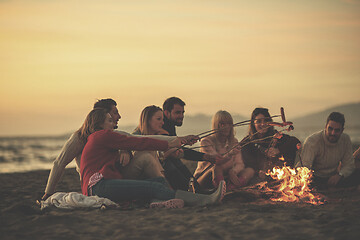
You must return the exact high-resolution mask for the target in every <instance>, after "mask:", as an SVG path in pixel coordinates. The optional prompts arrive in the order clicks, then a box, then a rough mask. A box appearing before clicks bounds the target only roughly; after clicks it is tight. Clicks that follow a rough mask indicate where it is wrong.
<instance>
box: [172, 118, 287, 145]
mask: <svg viewBox="0 0 360 240" xmlns="http://www.w3.org/2000/svg"><path fill="white" fill-rule="evenodd" d="M280 116H281V115H274V116H271V117H270V118H276V117H280ZM250 122H251V120H245V121H241V122H237V123H234V124H233V125H232V126H233V127H240V126H245V125H249V124H250ZM220 130H221V129H220V128H217V129H212V130H208V131H205V132H202V133H199V134H197V135H195V137H199V140H201V139H202V138H205V137H208V136H211V135H213V134H215V133H217V132H218V131H220ZM204 134H206V135H204ZM201 135H204V136H201ZM186 145H187V144H186V143H185V144H183V145H181V147H180V148H183V147H184V146H186ZM180 148H178V149H180Z"/></svg>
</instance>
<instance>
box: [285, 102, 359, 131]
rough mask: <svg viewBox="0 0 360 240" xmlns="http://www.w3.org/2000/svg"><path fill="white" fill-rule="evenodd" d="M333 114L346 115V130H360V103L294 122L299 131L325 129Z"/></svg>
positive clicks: (314, 114) (341, 106) (318, 113)
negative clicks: (328, 119) (327, 120)
mask: <svg viewBox="0 0 360 240" xmlns="http://www.w3.org/2000/svg"><path fill="white" fill-rule="evenodd" d="M331 112H341V113H342V114H344V115H345V128H360V102H359V103H351V104H345V105H340V106H336V107H331V108H328V109H325V110H324V111H321V112H316V113H312V114H308V115H306V116H303V117H299V118H296V119H292V121H293V122H294V126H295V127H296V128H298V129H305V128H306V129H309V128H319V127H320V128H323V127H324V126H325V123H326V119H327V117H328V116H329V114H330V113H331Z"/></svg>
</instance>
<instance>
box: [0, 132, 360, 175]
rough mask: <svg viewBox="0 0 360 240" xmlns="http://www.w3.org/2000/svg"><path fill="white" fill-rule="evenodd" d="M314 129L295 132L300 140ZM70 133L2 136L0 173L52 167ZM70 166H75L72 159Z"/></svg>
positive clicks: (358, 138) (355, 135)
mask: <svg viewBox="0 0 360 240" xmlns="http://www.w3.org/2000/svg"><path fill="white" fill-rule="evenodd" d="M189 132H192V133H193V131H190V130H188V129H182V131H178V135H179V136H181V135H185V134H190V133H189ZM312 132H314V131H310V130H309V131H301V132H294V133H293V134H292V135H295V136H296V137H297V138H299V140H300V141H302V142H303V141H304V139H305V138H306V136H308V135H310V134H311V133H312ZM346 133H347V134H348V135H350V137H351V139H352V141H353V148H354V149H355V148H357V147H359V145H360V129H352V130H351V131H349V132H346ZM244 135H245V132H244V131H242V132H239V133H238V134H237V135H236V137H237V138H238V139H242V138H243V136H244ZM69 137H70V134H65V135H61V136H47V137H44V136H42V137H37V136H32V137H29V136H27V137H0V173H12V172H26V171H32V170H40V169H51V167H52V163H53V161H54V159H55V158H56V156H57V155H58V154H59V153H60V151H61V148H62V146H63V145H64V144H65V142H66V140H67V139H68V138H69ZM68 167H75V161H72V162H71V163H70V164H69V165H68Z"/></svg>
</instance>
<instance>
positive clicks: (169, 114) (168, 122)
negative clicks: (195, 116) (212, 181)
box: [163, 97, 221, 193]
mask: <svg viewBox="0 0 360 240" xmlns="http://www.w3.org/2000/svg"><path fill="white" fill-rule="evenodd" d="M184 106H185V102H184V101H182V100H181V99H180V98H178V97H170V98H168V99H166V100H165V102H164V104H163V111H164V125H163V129H164V130H166V131H167V132H168V133H169V135H170V136H177V135H176V127H175V126H177V127H180V126H182V123H183V120H184V113H185V110H184ZM183 150H184V156H183V158H184V159H186V160H191V161H210V162H216V161H217V160H219V159H221V156H220V155H216V156H213V155H209V154H205V153H201V152H198V151H194V150H192V149H187V148H184V149H183ZM163 165H164V166H163V167H164V170H165V177H166V179H167V180H168V182H169V183H170V185H171V187H172V188H174V189H181V190H188V188H189V181H190V180H193V174H192V173H191V172H190V171H189V169H188V168H187V167H186V166H185V165H184V164H183V162H182V161H181V160H180V159H179V158H175V157H168V158H166V160H165V161H164V164H163ZM194 187H195V189H196V191H197V192H203V193H204V192H206V191H205V190H203V189H200V186H199V184H198V183H197V181H196V180H195V179H194Z"/></svg>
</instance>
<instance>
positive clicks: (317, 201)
mask: <svg viewBox="0 0 360 240" xmlns="http://www.w3.org/2000/svg"><path fill="white" fill-rule="evenodd" d="M266 175H268V176H269V177H270V179H271V180H269V181H264V182H260V183H257V184H255V185H252V186H248V187H244V188H242V189H238V190H236V192H237V193H242V194H246V195H251V196H252V197H253V198H265V199H269V200H271V201H275V202H300V203H310V204H314V205H321V204H324V203H325V197H324V196H323V195H321V194H319V193H312V192H311V189H310V187H309V184H310V182H311V177H312V171H311V170H309V169H308V168H306V167H299V168H296V169H293V168H290V167H287V166H283V167H274V168H273V169H272V170H271V171H270V170H269V171H268V172H267V173H266Z"/></svg>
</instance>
